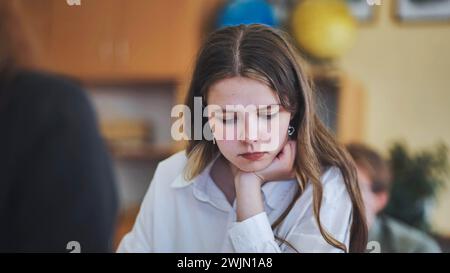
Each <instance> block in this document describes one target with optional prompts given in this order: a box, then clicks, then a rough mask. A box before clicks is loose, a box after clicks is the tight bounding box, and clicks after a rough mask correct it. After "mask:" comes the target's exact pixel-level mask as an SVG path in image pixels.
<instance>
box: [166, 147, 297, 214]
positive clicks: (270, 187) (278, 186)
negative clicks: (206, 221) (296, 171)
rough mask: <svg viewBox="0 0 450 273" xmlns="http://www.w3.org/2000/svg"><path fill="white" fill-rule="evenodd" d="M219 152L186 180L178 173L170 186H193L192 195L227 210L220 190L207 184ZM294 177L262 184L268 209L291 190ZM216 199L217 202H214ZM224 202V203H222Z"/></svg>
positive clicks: (294, 182)
mask: <svg viewBox="0 0 450 273" xmlns="http://www.w3.org/2000/svg"><path fill="white" fill-rule="evenodd" d="M220 155H221V154H220V153H218V154H217V155H216V156H215V157H214V159H213V160H212V161H211V162H210V163H209V164H208V165H207V166H206V167H205V169H204V170H203V171H202V172H201V173H200V174H199V175H197V176H196V177H194V178H192V179H191V180H186V179H185V178H184V172H182V173H181V174H179V175H178V176H177V177H176V178H175V180H174V181H173V182H172V184H171V187H172V188H185V187H187V186H190V185H192V186H193V193H194V196H195V197H196V198H197V199H198V200H200V201H203V202H209V203H211V204H212V205H214V206H215V207H217V208H219V209H220V210H224V211H228V210H229V208H230V207H231V206H230V205H229V204H228V201H227V200H226V199H224V198H222V197H223V194H220V193H218V191H220V190H219V189H218V188H217V186H214V185H209V184H210V183H208V182H212V183H214V182H213V181H212V180H210V179H209V178H210V175H209V172H210V170H211V167H212V165H213V164H214V162H215V161H216V160H217V159H218V158H219V156H220ZM296 183H297V181H296V180H295V179H292V180H286V181H285V180H283V181H281V180H280V181H271V182H267V183H265V184H264V185H263V186H262V189H261V190H262V192H263V197H264V201H265V202H266V203H267V205H268V206H269V208H270V209H272V210H274V209H276V208H278V207H279V206H280V204H281V202H282V201H283V200H284V199H285V198H286V197H287V196H288V194H289V193H290V192H291V191H292V190H293V188H294V187H293V185H294V184H296ZM215 201H217V202H215ZM224 202H225V203H224Z"/></svg>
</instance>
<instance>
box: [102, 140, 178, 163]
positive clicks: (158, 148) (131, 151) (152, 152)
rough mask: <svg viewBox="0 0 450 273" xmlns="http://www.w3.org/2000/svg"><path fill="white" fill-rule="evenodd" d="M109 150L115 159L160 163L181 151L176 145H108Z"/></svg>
mask: <svg viewBox="0 0 450 273" xmlns="http://www.w3.org/2000/svg"><path fill="white" fill-rule="evenodd" d="M108 148H109V150H110V152H111V154H112V156H113V157H114V158H115V159H119V160H133V161H159V160H162V159H165V158H167V157H169V156H171V155H172V154H174V153H176V152H177V151H179V150H180V149H179V148H177V146H175V145H169V144H167V145H155V144H140V145H122V144H113V143H108Z"/></svg>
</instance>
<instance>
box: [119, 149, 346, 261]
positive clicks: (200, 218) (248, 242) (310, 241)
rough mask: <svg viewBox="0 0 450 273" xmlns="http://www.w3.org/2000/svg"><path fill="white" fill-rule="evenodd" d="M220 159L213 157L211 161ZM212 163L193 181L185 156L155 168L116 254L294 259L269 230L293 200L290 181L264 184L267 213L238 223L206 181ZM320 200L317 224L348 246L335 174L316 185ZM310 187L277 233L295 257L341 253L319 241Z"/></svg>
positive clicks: (340, 188) (340, 186)
mask: <svg viewBox="0 0 450 273" xmlns="http://www.w3.org/2000/svg"><path fill="white" fill-rule="evenodd" d="M217 158H218V157H216V159H217ZM214 161H215V160H213V161H212V162H211V163H209V165H208V166H207V167H206V169H205V170H204V171H203V172H202V173H201V174H200V175H198V176H197V177H195V178H194V179H192V180H191V181H186V180H185V179H184V178H183V169H184V167H185V165H186V162H187V157H186V154H185V151H181V152H179V153H176V154H174V155H172V156H171V157H169V158H168V159H166V160H164V161H161V162H160V163H159V164H158V167H157V168H156V171H155V174H154V177H153V180H152V182H151V184H150V187H149V190H148V192H147V193H146V195H145V197H144V200H143V202H142V205H141V209H140V211H139V214H138V216H137V219H136V223H135V224H134V227H133V229H132V230H131V232H130V233H128V234H127V235H126V236H125V237H124V238H123V239H122V242H121V243H120V245H119V248H118V250H117V251H118V252H295V251H294V250H292V249H291V248H290V247H288V246H286V244H282V245H281V247H280V246H279V242H278V241H276V240H275V238H274V233H273V231H272V229H271V223H273V222H274V221H275V220H276V219H277V218H278V216H279V215H281V213H282V212H283V211H284V209H285V208H286V207H287V206H288V205H289V203H290V202H291V201H292V200H293V198H294V195H295V192H296V190H297V187H298V185H297V182H296V181H295V180H287V181H273V182H267V183H265V184H264V185H263V186H262V188H261V190H262V193H263V195H262V196H263V199H264V207H265V211H264V212H262V213H259V214H257V215H255V216H253V217H250V218H248V219H246V220H244V221H242V222H236V201H235V202H234V204H233V206H232V205H231V204H230V203H229V202H228V201H227V199H226V197H225V195H224V194H223V192H222V191H221V190H220V189H219V188H218V187H217V185H216V184H215V183H214V181H213V180H212V179H211V177H210V174H209V171H210V168H211V166H212V165H213V163H214ZM321 181H322V183H323V200H322V207H321V212H320V219H321V223H322V225H323V227H324V228H325V229H326V230H327V231H328V232H329V233H330V234H331V235H332V236H333V237H334V238H335V239H337V240H338V241H340V242H343V243H344V244H345V245H347V249H348V245H349V237H350V225H351V214H352V203H351V200H350V197H349V195H348V192H347V190H346V187H345V184H344V180H343V177H342V175H341V172H340V171H339V169H338V168H336V167H331V168H329V169H328V170H327V171H326V172H325V173H324V174H323V175H322V179H321ZM312 200H313V194H312V186H311V185H310V184H309V183H308V185H307V186H306V188H305V190H304V192H303V193H302V195H301V197H300V198H299V199H298V200H297V201H296V203H295V205H294V206H293V208H292V210H291V211H290V213H289V214H288V215H287V217H286V218H285V220H284V221H283V222H282V223H281V224H280V226H279V228H277V229H276V234H277V235H278V237H280V238H283V239H285V240H287V241H288V242H289V243H290V244H292V245H293V246H294V247H295V248H296V249H297V250H298V251H299V252H342V251H341V250H340V249H337V248H335V247H333V246H331V245H329V244H328V243H327V242H326V241H325V240H324V239H323V237H322V235H321V233H320V231H319V228H318V226H317V224H316V221H315V218H314V213H313V206H312V204H313V202H312Z"/></svg>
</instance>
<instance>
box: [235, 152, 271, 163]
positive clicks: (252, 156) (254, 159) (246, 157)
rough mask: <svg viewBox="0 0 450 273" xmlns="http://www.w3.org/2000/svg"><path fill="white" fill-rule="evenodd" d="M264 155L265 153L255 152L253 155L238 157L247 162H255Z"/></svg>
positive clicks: (247, 154)
mask: <svg viewBox="0 0 450 273" xmlns="http://www.w3.org/2000/svg"><path fill="white" fill-rule="evenodd" d="M265 154H266V152H255V153H245V154H240V156H242V157H243V158H245V159H247V160H252V161H256V160H259V159H261V158H262V157H263V156H264V155H265Z"/></svg>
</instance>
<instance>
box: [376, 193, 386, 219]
mask: <svg viewBox="0 0 450 273" xmlns="http://www.w3.org/2000/svg"><path fill="white" fill-rule="evenodd" d="M388 201H389V194H388V193H387V192H380V193H377V194H376V195H375V202H376V204H375V210H376V211H375V213H376V214H378V213H379V212H381V211H382V210H383V209H384V208H385V207H386V205H387V203H388Z"/></svg>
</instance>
